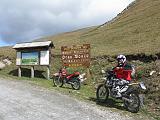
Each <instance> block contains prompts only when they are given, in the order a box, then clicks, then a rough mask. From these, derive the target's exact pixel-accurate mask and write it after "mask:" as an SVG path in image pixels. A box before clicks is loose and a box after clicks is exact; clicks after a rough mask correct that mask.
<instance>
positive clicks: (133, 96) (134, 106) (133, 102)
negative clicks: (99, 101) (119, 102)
mask: <svg viewBox="0 0 160 120" xmlns="http://www.w3.org/2000/svg"><path fill="white" fill-rule="evenodd" d="M128 99H129V100H130V101H124V105H125V108H126V109H127V110H128V111H130V112H133V113H137V112H138V111H139V107H140V99H139V96H138V93H136V92H134V93H130V94H129V95H128Z"/></svg>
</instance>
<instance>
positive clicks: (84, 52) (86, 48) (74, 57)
mask: <svg viewBox="0 0 160 120" xmlns="http://www.w3.org/2000/svg"><path fill="white" fill-rule="evenodd" d="M61 52H62V63H63V66H67V67H80V66H84V67H89V66H90V44H83V45H73V46H71V47H69V46H62V47H61Z"/></svg>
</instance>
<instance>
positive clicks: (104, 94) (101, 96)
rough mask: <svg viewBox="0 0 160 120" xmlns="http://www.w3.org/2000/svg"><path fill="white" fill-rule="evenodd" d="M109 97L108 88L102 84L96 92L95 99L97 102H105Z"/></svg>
mask: <svg viewBox="0 0 160 120" xmlns="http://www.w3.org/2000/svg"><path fill="white" fill-rule="evenodd" d="M108 96H109V90H108V87H107V86H106V85H104V84H100V85H99V86H98V88H97V91H96V97H97V101H98V102H106V101H107V99H108Z"/></svg>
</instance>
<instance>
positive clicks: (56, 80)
mask: <svg viewBox="0 0 160 120" xmlns="http://www.w3.org/2000/svg"><path fill="white" fill-rule="evenodd" d="M53 84H54V85H55V86H57V87H62V86H63V79H62V78H61V77H58V76H57V77H55V78H53Z"/></svg>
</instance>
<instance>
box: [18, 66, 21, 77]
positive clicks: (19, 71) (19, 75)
mask: <svg viewBox="0 0 160 120" xmlns="http://www.w3.org/2000/svg"><path fill="white" fill-rule="evenodd" d="M18 77H21V67H20V66H19V67H18Z"/></svg>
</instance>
